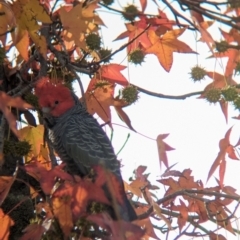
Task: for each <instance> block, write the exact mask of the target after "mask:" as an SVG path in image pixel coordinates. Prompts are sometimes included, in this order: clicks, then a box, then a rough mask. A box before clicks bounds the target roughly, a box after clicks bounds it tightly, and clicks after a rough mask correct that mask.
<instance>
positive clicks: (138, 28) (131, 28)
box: [115, 16, 151, 52]
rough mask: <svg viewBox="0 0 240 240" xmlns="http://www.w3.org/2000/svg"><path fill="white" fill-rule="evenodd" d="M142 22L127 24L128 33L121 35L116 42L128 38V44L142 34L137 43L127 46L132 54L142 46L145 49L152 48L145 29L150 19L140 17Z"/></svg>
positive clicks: (136, 40)
mask: <svg viewBox="0 0 240 240" xmlns="http://www.w3.org/2000/svg"><path fill="white" fill-rule="evenodd" d="M139 18H140V20H139V21H136V22H134V25H133V24H132V23H127V24H125V25H126V28H127V31H126V32H123V33H121V34H120V35H119V36H118V37H117V38H116V39H115V40H120V39H123V38H126V37H129V38H128V42H130V41H131V40H133V39H134V38H136V36H138V35H139V34H141V33H142V34H141V35H140V36H139V37H138V38H137V39H135V41H134V42H133V43H131V44H129V45H128V46H127V51H128V52H132V51H134V50H135V49H136V48H138V47H139V46H140V45H141V46H142V47H143V48H148V47H150V46H151V42H150V41H149V38H148V35H147V32H144V31H145V28H146V27H147V26H148V21H149V19H148V18H147V17H146V16H139Z"/></svg>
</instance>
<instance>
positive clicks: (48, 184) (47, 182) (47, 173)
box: [24, 161, 73, 195]
mask: <svg viewBox="0 0 240 240" xmlns="http://www.w3.org/2000/svg"><path fill="white" fill-rule="evenodd" d="M63 168H64V164H61V165H58V166H56V167H54V168H52V169H50V170H47V169H46V168H45V166H44V165H43V164H41V163H40V162H38V161H33V162H31V163H29V164H26V165H25V166H24V169H25V170H26V172H27V173H28V174H29V175H31V176H32V177H34V178H35V179H36V180H37V181H39V183H40V185H41V188H42V190H43V191H44V193H45V194H46V195H49V194H51V193H52V191H53V187H54V185H55V183H56V178H60V179H62V180H69V181H71V180H72V179H73V178H72V176H71V175H69V174H68V173H66V172H64V171H63Z"/></svg>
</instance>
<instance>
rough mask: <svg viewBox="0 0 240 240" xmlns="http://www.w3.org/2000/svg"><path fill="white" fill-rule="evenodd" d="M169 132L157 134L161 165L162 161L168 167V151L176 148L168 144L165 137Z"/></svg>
mask: <svg viewBox="0 0 240 240" xmlns="http://www.w3.org/2000/svg"><path fill="white" fill-rule="evenodd" d="M168 135H169V134H159V135H158V136H157V146H158V155H159V161H160V167H161V163H162V162H163V163H164V165H165V166H166V167H167V168H168V158H167V153H166V152H167V151H171V150H175V149H174V148H172V147H171V146H169V145H168V144H166V143H165V142H164V141H163V139H164V138H166V137H167V136H168Z"/></svg>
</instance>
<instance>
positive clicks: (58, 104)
mask: <svg viewBox="0 0 240 240" xmlns="http://www.w3.org/2000/svg"><path fill="white" fill-rule="evenodd" d="M35 93H36V96H37V97H38V103H39V105H40V106H41V107H44V108H46V107H47V108H49V109H50V114H51V115H53V116H55V117H59V116H61V115H62V114H64V113H65V112H66V111H67V110H69V109H70V108H71V107H73V105H74V99H73V97H72V95H71V91H70V90H69V89H68V88H66V87H65V86H63V85H62V84H57V85H54V84H52V83H50V82H45V83H44V84H40V85H37V87H36V89H35Z"/></svg>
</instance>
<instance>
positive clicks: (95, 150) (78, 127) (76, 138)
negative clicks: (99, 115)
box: [61, 114, 119, 175]
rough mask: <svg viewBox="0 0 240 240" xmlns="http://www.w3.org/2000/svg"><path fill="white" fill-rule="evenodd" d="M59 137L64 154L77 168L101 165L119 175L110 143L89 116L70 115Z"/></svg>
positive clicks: (94, 120)
mask: <svg viewBox="0 0 240 240" xmlns="http://www.w3.org/2000/svg"><path fill="white" fill-rule="evenodd" d="M61 135H62V136H61V140H62V144H63V147H64V149H65V151H66V153H67V154H68V155H69V157H71V158H72V159H73V160H74V162H75V164H77V166H78V167H79V168H81V166H83V167H87V168H89V167H91V166H93V165H102V166H103V167H105V168H107V169H109V170H111V172H114V173H116V174H117V175H118V174H119V162H118V161H117V159H116V155H115V153H114V150H113V147H112V145H111V142H110V141H109V139H108V137H107V136H106V134H105V132H104V131H103V130H102V128H101V126H100V125H99V124H98V122H97V121H96V119H94V118H93V117H92V116H91V115H88V114H85V115H80V114H74V115H72V116H71V118H69V120H68V123H67V124H66V127H65V128H64V131H63V132H62V133H61Z"/></svg>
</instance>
